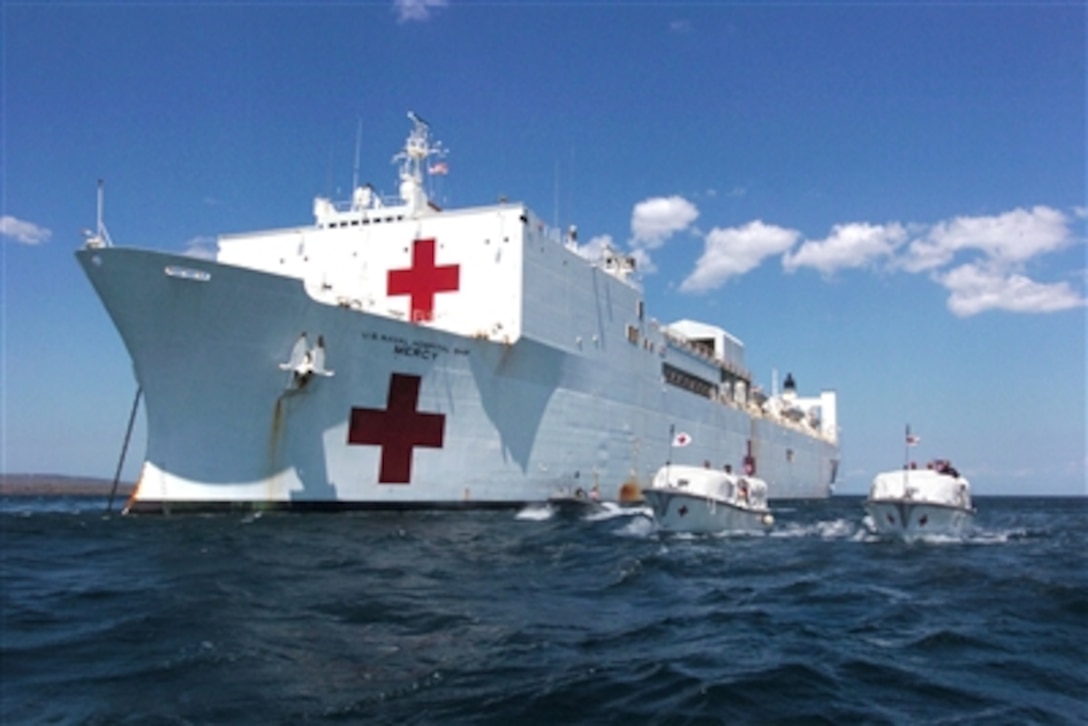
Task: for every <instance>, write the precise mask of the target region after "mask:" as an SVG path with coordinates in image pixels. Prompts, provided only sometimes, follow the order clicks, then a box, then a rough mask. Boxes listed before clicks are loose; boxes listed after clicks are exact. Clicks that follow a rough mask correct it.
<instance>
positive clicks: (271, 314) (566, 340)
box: [77, 114, 839, 511]
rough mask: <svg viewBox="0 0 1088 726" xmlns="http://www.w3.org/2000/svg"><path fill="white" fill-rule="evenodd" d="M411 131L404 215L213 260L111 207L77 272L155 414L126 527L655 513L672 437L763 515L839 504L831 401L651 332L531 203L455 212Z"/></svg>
mask: <svg viewBox="0 0 1088 726" xmlns="http://www.w3.org/2000/svg"><path fill="white" fill-rule="evenodd" d="M409 116H410V119H411V122H412V126H411V130H410V132H409V134H408V137H407V141H406V142H405V144H404V147H403V149H402V150H401V151H400V152H399V153H398V154H397V155H396V156H395V157H394V162H395V163H396V164H398V165H399V194H398V195H396V196H394V197H386V196H383V195H380V194H379V193H378V192H377V191H375V190H374V189H373V188H371V187H370V185H363V186H358V185H357V186H355V188H354V190H353V193H352V195H351V199H350V200H348V201H346V202H334V201H332V200H330V199H326V198H323V197H318V198H317V199H316V200H315V201H314V206H313V211H314V221H313V223H312V224H304V225H299V226H295V227H290V228H286V229H274V230H268V231H259V232H247V233H238V234H225V235H221V236H220V237H219V238H218V245H217V247H218V249H217V252H216V256H215V259H201V258H196V257H191V256H184V255H178V254H170V253H166V252H161V251H154V250H147V249H138V248H133V247H119V246H114V245H113V244H112V242H111V240H110V237H109V235H108V234H107V233H106V230H105V226H104V224H102V218H101V216H102V215H101V191H100V206H99V225H98V232H97V233H96V234H93V235H91V236H90V237H89V239H88V240H87V241H86V243H85V245H84V247H83V249H81V250H80V251H79V252H78V253H77V257H78V260H79V263H80V264H81V265H82V267H83V270H84V271H85V273H86V275H87V277H88V279H89V280H90V282H91V284H92V285H93V287H94V289H95V291H96V292H97V293H98V296H99V297H100V298H101V300H102V302H103V304H104V306H105V308H106V310H107V312H108V313H109V315H110V317H111V318H112V320H113V322H114V324H115V326H116V327H117V330H118V331H119V333H120V335H121V338H122V340H123V341H124V344H125V347H126V348H127V350H128V352H129V355H130V356H131V358H132V361H133V370H134V371H135V376H136V383H137V385H138V387H139V388H138V390H139V391H141V392H142V396H143V400H144V407H145V413H146V422H147V450H146V453H145V455H144V461H143V466H142V470H141V473H140V477H139V480H138V482H137V486H136V489H135V492H134V494H133V496H132V498H131V499H130V501H129V503H128V506H127V509H128V510H129V511H134V510H135V511H175V510H181V509H217V508H218V509H222V508H238V507H240V508H298V509H314V508H317V509H340V508H396V509H403V508H409V507H493V506H494V507H498V506H502V507H515V506H520V505H523V504H527V503H543V502H546V501H547V500H548V499H549V497H553V496H555V495H557V493H562V492H575V491H577V490H578V489H579V488H581V489H583V490H584V491H585V492H590V491H595V492H597V493H598V494H599V497H600V499H601V501H619V500H624V499H638V498H639V491H640V489H642V488H644V487H646V486H648V485H649V484H650V482H651V480H652V479H653V476H654V472H655V471H656V469H657V464H656V462H655V459H654V456H653V454H654V452H659V451H663V450H664V449H665V448H666V446H667V445H668V440H667V439H666V432H667V431H668V430H669V426H670V425H671V424H676V425H679V426H683V427H685V428H686V429H687V430H688V431H690V432H691V434H692V435H693V436H694V437H695V440H696V443H694V444H693V445H692V447H691V451H692V455H693V456H695V457H698V459H699V460H703V459H706V460H710V461H713V462H714V463H715V465H716V466H719V467H720V466H722V465H723V464H725V463H731V464H733V465H741V464H743V465H744V466H746V467H748V469H749V470H750V471H751V472H752V473H758V475H759V476H761V477H762V478H764V479H765V480H766V481H769V482H773V483H772V485H771V486H770V489H769V491H768V492H767V495H768V496H769V497H772V498H824V497H827V496H828V494H829V492H830V488H831V485H832V484H833V482H834V480H835V475H836V471H837V468H838V460H839V448H838V432H837V421H836V398H835V392H834V391H833V390H824V391H823V392H821V393H819V394H817V395H814V396H809V397H802V396H799V395H798V394H797V391H796V390H795V388H794V386H793V385H788V386H786V390H784V391H783V392H782V393H781V394H778V393H777V392H776V391H774V390H772V392H771V395H770V396H766V395H763V394H761V393H760V391H759V388H758V386H757V385H755V383H754V382H753V377H752V374H751V373H750V372H749V370H748V369H747V368H746V366H745V356H744V345H743V344H742V343H741V342H740V341H739V340H737V339H736V338H734V337H733V336H732V335H730V334H729V333H728V332H726V331H725V330H724V329H722V328H719V327H716V326H713V325H708V324H705V323H700V322H696V321H693V320H680V321H677V322H673V323H669V324H664V323H661V322H658V321H657V320H655V319H654V318H653V317H651V316H650V315H649V314H648V313H647V310H646V305H645V300H644V296H643V292H642V290H641V288H640V286H639V284H638V280H637V278H636V276H635V264H634V259H633V258H631V257H629V256H626V255H624V254H621V253H619V252H618V251H616V250H613V249H607V250H605V251H603V252H601V253H593V254H590V253H589V252H588V251H587V250H588V249H589V248H588V247H586V248H583V247H580V246H579V244H578V241H577V236H576V234H575V231H574V229H573V228H571V230H570V231H569V232H568V233H566V234H561V233H560V232H559V231H558V230H556V229H553V228H551V227H549V226H548V225H546V224H545V223H544V222H543V221H542V220H541V219H540V217H538V216H537V215H536V214H534V213H533V212H532V211H531V210H530V209H529V208H528V207H527V206H525V205H524V204H522V203H517V202H507V201H500V202H499V203H497V204H489V205H485V206H478V207H468V208H462V209H442V208H440V207H439V206H438V205H437V204H436V203H434V201H432V199H431V198H430V195H429V193H428V189H429V188H430V187H431V186H433V181H432V175H434V174H445V173H446V172H447V171H448V167H447V166H446V164H447V162H446V161H445V158H446V152H445V149H444V148H442V146H441V145H440V144H438V143H436V142H433V141H432V140H431V136H430V127H429V126H428V124H426V123H425V122H424V121H423V120H422V119H420V118H419V117H418V116H415V115H414V114H409ZM507 151H508V150H501V149H498V150H496V153H506V152H507ZM734 309H735V310H737V311H738V313H740V312H743V304H742V301H736V304H735V305H734ZM768 337H774V336H770V335H769V336H768ZM783 352H785V351H783ZM790 381H791V383H792V379H790Z"/></svg>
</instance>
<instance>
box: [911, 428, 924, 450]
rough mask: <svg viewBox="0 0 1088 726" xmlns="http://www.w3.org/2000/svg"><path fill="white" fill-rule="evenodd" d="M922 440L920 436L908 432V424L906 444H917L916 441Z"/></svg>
mask: <svg viewBox="0 0 1088 726" xmlns="http://www.w3.org/2000/svg"><path fill="white" fill-rule="evenodd" d="M921 440H922V437H920V436H915V435H914V434H912V433H911V432H910V426H908V427H907V446H917V445H918V442H919V441H921Z"/></svg>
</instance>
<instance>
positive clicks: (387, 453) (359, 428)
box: [348, 373, 446, 484]
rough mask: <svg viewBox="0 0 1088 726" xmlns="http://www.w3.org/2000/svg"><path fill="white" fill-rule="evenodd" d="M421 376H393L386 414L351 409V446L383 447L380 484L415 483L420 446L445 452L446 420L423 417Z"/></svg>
mask: <svg viewBox="0 0 1088 726" xmlns="http://www.w3.org/2000/svg"><path fill="white" fill-rule="evenodd" d="M419 384H420V377H419V376H411V375H407V374H403V373H394V374H393V375H392V378H390V380H389V399H388V402H387V404H386V407H385V409H384V410H382V409H377V408H354V407H353V408H352V409H351V420H350V421H349V423H348V443H349V444H362V445H372V446H380V447H382V452H381V470H380V472H379V474H378V482H379V483H380V484H408V483H409V482H411V480H412V450H413V449H414V448H415V447H417V446H426V447H429V448H433V449H440V448H442V441H443V438H444V434H445V428H446V416H445V415H444V414H441V413H421V412H420V411H418V410H416V407H417V405H418V404H419Z"/></svg>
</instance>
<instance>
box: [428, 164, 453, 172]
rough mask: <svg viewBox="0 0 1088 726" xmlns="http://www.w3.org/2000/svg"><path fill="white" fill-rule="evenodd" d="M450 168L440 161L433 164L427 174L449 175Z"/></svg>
mask: <svg viewBox="0 0 1088 726" xmlns="http://www.w3.org/2000/svg"><path fill="white" fill-rule="evenodd" d="M449 172H450V168H449V167H448V166H446V162H444V161H440V162H438V163H437V164H431V165H430V166H429V167H427V173H429V174H449Z"/></svg>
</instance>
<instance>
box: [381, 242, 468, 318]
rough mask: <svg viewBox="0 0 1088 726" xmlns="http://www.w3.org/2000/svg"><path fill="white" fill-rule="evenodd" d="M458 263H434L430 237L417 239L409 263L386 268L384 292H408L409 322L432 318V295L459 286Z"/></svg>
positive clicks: (402, 293) (459, 270)
mask: <svg viewBox="0 0 1088 726" xmlns="http://www.w3.org/2000/svg"><path fill="white" fill-rule="evenodd" d="M460 285H461V266H460V265H441V266H437V267H436V266H435V264H434V240H433V239H417V240H415V241H414V242H413V243H412V266H411V267H409V268H408V269H406V270H390V271H389V277H388V280H387V282H386V290H387V294H388V295H390V296H392V295H410V296H411V301H410V302H409V305H408V309H409V313H410V315H409V317H410V318H411V320H412V321H413V322H416V321H420V320H434V296H435V293H439V292H452V291H454V290H458V289H460Z"/></svg>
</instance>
